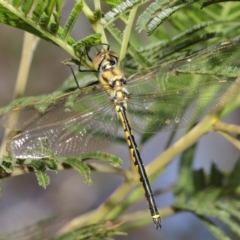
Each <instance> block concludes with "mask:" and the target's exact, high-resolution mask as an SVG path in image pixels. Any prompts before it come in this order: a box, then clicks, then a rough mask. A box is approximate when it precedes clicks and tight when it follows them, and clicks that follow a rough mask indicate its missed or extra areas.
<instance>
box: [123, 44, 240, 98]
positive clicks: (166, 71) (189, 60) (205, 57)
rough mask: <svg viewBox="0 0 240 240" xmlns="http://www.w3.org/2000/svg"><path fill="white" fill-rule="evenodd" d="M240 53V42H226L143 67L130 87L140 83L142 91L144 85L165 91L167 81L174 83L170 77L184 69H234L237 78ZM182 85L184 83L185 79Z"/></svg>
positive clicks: (207, 71)
mask: <svg viewBox="0 0 240 240" xmlns="http://www.w3.org/2000/svg"><path fill="white" fill-rule="evenodd" d="M239 54H240V41H231V42H223V43H221V44H218V45H214V46H211V47H208V48H206V49H204V50H201V51H199V52H197V53H195V54H192V55H190V56H187V57H184V58H182V59H179V60H176V61H173V62H168V63H166V64H160V65H157V66H154V67H151V68H148V69H144V70H141V71H139V72H138V73H136V74H134V75H132V76H131V77H129V78H128V79H127V81H128V88H129V90H130V91H131V90H132V89H133V90H134V89H135V88H136V85H139V88H137V90H136V92H137V93H139V94H140V93H144V92H142V91H144V87H147V88H150V89H156V88H158V90H164V85H165V84H166V85H167V87H168V85H169V84H172V83H168V76H169V75H172V74H178V73H181V72H189V73H198V74H212V75H213V74H215V75H221V76H226V75H227V76H229V74H230V72H231V76H234V77H236V76H239V72H240V59H239ZM136 82H137V83H136ZM175 84H176V83H174V85H175ZM179 84H182V86H184V85H183V84H184V82H183V83H179ZM147 85H149V86H147ZM175 86H176V87H175V88H176V89H177V88H178V87H179V85H178V84H176V85H175ZM172 87H174V86H172Z"/></svg>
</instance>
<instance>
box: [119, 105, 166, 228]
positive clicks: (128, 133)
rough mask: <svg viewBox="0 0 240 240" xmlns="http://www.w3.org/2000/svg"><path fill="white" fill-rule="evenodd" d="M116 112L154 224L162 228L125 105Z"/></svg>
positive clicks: (120, 106)
mask: <svg viewBox="0 0 240 240" xmlns="http://www.w3.org/2000/svg"><path fill="white" fill-rule="evenodd" d="M115 108H116V112H117V114H118V116H119V118H120V121H121V123H122V126H123V129H124V133H125V137H126V140H127V143H128V147H129V152H130V156H131V159H132V161H133V163H134V165H135V168H136V170H137V173H138V175H139V180H140V181H141V183H142V185H143V189H144V192H145V196H146V199H147V202H148V206H149V210H150V213H151V216H152V219H153V222H154V223H155V225H156V227H157V228H160V227H161V218H160V214H159V212H158V208H157V205H156V203H155V200H154V196H153V192H152V189H151V186H150V183H149V181H148V177H147V173H146V171H145V168H144V165H143V161H142V159H141V156H140V153H139V151H138V147H137V144H136V142H135V138H134V135H133V133H132V129H131V126H130V124H129V122H128V119H127V116H126V108H125V106H124V105H123V104H121V103H120V104H117V105H116V107H115Z"/></svg>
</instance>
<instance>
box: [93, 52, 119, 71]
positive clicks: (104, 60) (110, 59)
mask: <svg viewBox="0 0 240 240" xmlns="http://www.w3.org/2000/svg"><path fill="white" fill-rule="evenodd" d="M92 64H93V67H94V69H95V70H97V71H98V72H104V71H106V70H109V69H112V68H114V67H116V66H117V64H118V55H117V54H116V53H115V52H113V51H109V50H105V49H102V50H101V51H99V52H97V54H96V55H95V57H94V59H93V61H92Z"/></svg>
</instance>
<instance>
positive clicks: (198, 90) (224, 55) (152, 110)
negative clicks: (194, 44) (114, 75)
mask: <svg viewBox="0 0 240 240" xmlns="http://www.w3.org/2000/svg"><path fill="white" fill-rule="evenodd" d="M239 55H240V44H239V42H238V41H236V42H226V43H223V44H220V45H217V46H213V47H211V48H208V49H205V50H203V51H201V52H199V53H197V54H194V55H192V56H190V57H188V58H184V59H182V60H179V61H176V62H172V63H169V64H165V65H160V66H156V67H153V68H150V69H149V70H150V71H149V70H148V71H149V72H147V71H142V72H139V73H138V74H135V75H134V76H133V77H130V78H129V79H128V81H129V86H128V90H129V92H130V93H131V97H130V100H129V103H128V116H129V119H130V122H131V125H132V127H133V128H135V129H136V130H138V131H141V132H156V131H159V130H166V131H172V130H175V129H176V128H179V127H186V126H188V125H189V124H191V123H195V122H196V121H198V120H199V119H200V118H201V117H203V116H204V115H206V114H207V113H209V112H211V111H217V110H219V109H220V108H221V107H223V106H224V105H225V104H226V103H227V102H229V101H230V100H231V99H232V98H233V97H235V96H236V95H237V94H238V93H239V90H240V86H239V85H238V84H236V83H235V84H234V87H233V88H231V85H232V84H233V80H234V79H236V77H237V76H239V75H240V58H239ZM230 72H231V74H229V73H230ZM224 75H225V76H226V75H228V76H229V75H230V76H232V78H229V77H224Z"/></svg>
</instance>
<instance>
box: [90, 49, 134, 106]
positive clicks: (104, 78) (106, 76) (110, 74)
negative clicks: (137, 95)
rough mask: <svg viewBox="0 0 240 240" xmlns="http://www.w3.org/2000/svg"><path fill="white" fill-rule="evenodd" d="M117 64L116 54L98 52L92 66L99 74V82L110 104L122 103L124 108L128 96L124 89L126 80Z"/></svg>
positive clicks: (104, 51) (107, 51) (106, 51)
mask: <svg viewBox="0 0 240 240" xmlns="http://www.w3.org/2000/svg"><path fill="white" fill-rule="evenodd" d="M117 64H118V57H117V54H116V53H115V52H113V51H109V50H102V51H100V52H99V53H97V54H96V56H95V58H94V59H93V66H94V68H95V69H96V70H97V71H98V73H99V81H100V83H101V84H102V85H103V87H104V89H105V91H106V92H107V94H108V96H109V98H110V100H111V101H112V103H113V104H118V103H123V104H124V105H125V106H126V101H127V99H128V98H129V95H130V94H129V92H128V91H127V88H126V83H127V81H126V78H125V76H124V74H123V73H122V71H121V70H120V68H119V67H118V66H117Z"/></svg>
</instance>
